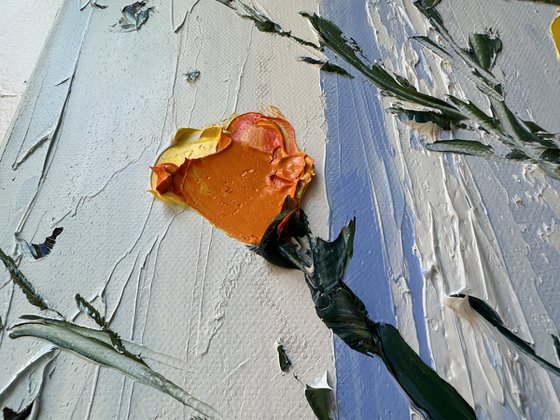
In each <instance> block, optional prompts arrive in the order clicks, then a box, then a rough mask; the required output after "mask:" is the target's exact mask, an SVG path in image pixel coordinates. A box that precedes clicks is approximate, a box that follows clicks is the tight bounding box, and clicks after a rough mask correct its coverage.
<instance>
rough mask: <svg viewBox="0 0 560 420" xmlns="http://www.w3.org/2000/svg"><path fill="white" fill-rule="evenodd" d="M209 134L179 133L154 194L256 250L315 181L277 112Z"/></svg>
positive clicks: (241, 119)
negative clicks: (271, 227)
mask: <svg viewBox="0 0 560 420" xmlns="http://www.w3.org/2000/svg"><path fill="white" fill-rule="evenodd" d="M271 114H273V115H272V116H266V115H263V114H260V113H257V112H250V113H247V114H242V115H239V116H233V117H232V118H230V119H229V120H227V121H225V122H222V123H218V124H214V125H211V126H209V127H206V128H204V129H201V130H199V129H193V128H181V129H179V131H177V134H176V135H175V139H174V141H173V144H172V145H171V147H169V148H168V149H167V150H165V151H164V152H163V153H162V154H161V156H160V157H159V159H158V161H157V163H156V165H155V166H154V167H152V170H153V173H152V179H151V187H152V189H151V192H152V193H153V194H154V195H155V196H156V197H158V198H160V199H162V200H164V201H167V202H173V203H178V204H181V205H184V206H188V207H192V208H193V209H195V210H196V211H198V212H199V213H200V214H201V215H203V216H204V217H205V218H206V219H208V220H209V221H210V222H211V223H212V224H214V225H215V226H217V227H218V228H220V229H222V230H223V231H225V232H226V233H227V234H228V235H230V236H233V237H234V238H236V239H238V240H240V241H242V242H245V243H248V244H253V245H255V244H258V243H259V242H260V241H261V238H262V236H263V234H264V232H265V230H266V228H267V227H268V226H269V225H270V223H271V222H272V221H273V220H274V218H275V217H276V215H278V213H280V211H281V210H282V205H283V203H284V201H285V199H286V197H288V196H289V197H292V198H293V199H294V200H295V204H296V205H297V204H299V202H300V200H301V198H302V196H303V194H304V192H305V190H306V188H307V185H308V184H309V182H311V179H312V178H313V176H314V175H315V172H314V168H313V159H312V158H311V157H309V156H308V155H307V154H305V153H303V152H301V151H300V150H299V149H298V147H297V145H296V141H295V134H294V129H293V127H292V126H291V124H290V123H289V122H288V121H286V120H285V119H284V117H283V116H282V115H281V114H280V112H279V111H278V110H276V109H275V108H271Z"/></svg>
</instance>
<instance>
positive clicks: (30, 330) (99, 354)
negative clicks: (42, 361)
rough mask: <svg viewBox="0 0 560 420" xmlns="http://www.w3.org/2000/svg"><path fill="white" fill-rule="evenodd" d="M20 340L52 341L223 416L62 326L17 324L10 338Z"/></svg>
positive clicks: (144, 367)
mask: <svg viewBox="0 0 560 420" xmlns="http://www.w3.org/2000/svg"><path fill="white" fill-rule="evenodd" d="M19 337H37V338H41V339H45V340H47V341H50V342H51V343H53V344H54V345H56V346H58V347H61V348H63V349H66V350H70V351H72V352H75V353H77V354H80V355H81V356H83V357H85V358H87V359H89V360H92V361H94V362H97V363H99V364H101V365H103V366H107V367H111V368H113V369H116V370H118V371H120V372H121V373H124V374H126V375H128V376H130V377H132V378H134V379H136V380H137V381H139V382H141V383H143V384H146V385H149V386H151V387H153V388H155V389H157V390H159V391H162V392H164V393H166V394H168V395H170V396H171V397H173V398H175V399H176V400H177V401H179V402H181V403H183V404H184V405H187V406H189V407H191V408H193V409H194V410H196V411H198V412H200V413H201V414H203V415H204V416H207V417H210V418H216V419H218V418H221V416H220V414H219V413H218V412H217V411H216V410H214V409H213V408H212V407H210V406H209V405H208V404H206V403H205V402H203V401H200V400H198V399H197V398H195V397H193V396H192V395H190V394H189V393H188V392H186V391H185V390H183V389H182V388H180V387H178V386H177V385H175V384H174V383H173V382H171V381H170V380H168V379H166V378H165V377H164V376H162V375H160V374H159V373H157V372H155V371H154V370H152V369H151V368H149V367H148V366H147V365H145V364H142V363H139V362H138V361H137V360H136V359H134V358H131V357H128V356H127V355H125V354H122V353H119V352H118V351H117V350H115V349H114V348H113V347H112V346H111V345H110V344H107V343H106V342H103V341H100V340H98V339H95V338H92V337H88V336H85V335H82V334H80V333H79V332H77V331H75V330H73V329H71V328H68V327H67V326H66V325H65V324H63V323H59V324H54V323H46V322H43V321H33V322H26V323H22V324H18V325H15V326H14V327H12V328H11V330H10V338H19Z"/></svg>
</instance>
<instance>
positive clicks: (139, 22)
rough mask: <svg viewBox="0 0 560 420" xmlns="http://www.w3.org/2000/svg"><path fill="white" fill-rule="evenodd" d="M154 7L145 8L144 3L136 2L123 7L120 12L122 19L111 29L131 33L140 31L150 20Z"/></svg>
mask: <svg viewBox="0 0 560 420" xmlns="http://www.w3.org/2000/svg"><path fill="white" fill-rule="evenodd" d="M153 11H154V7H146V1H137V2H135V3H132V4H129V5H128V6H125V7H124V8H123V9H122V10H121V13H122V17H121V18H120V19H119V21H118V22H117V23H115V24H114V25H113V27H114V28H115V27H116V28H117V29H118V30H120V31H122V32H132V31H137V30H138V29H140V28H141V27H142V26H143V25H144V24H145V23H146V22H147V21H148V19H149V18H150V14H151V13H152V12H153Z"/></svg>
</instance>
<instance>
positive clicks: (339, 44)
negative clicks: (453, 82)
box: [302, 13, 464, 119]
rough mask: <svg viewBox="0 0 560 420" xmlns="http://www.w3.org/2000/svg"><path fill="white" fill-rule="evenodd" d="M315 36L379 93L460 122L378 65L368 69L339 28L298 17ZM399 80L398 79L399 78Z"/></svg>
mask: <svg viewBox="0 0 560 420" xmlns="http://www.w3.org/2000/svg"><path fill="white" fill-rule="evenodd" d="M302 15H303V16H304V17H306V18H307V19H309V22H310V23H311V25H312V26H313V28H314V29H315V31H316V32H317V34H318V35H319V39H320V43H321V45H323V46H326V47H327V48H329V49H330V50H332V51H333V52H335V53H336V54H337V55H338V56H339V57H340V58H342V59H343V60H345V61H346V62H347V63H348V64H350V65H351V66H352V67H354V68H355V69H356V70H358V71H359V72H360V73H362V74H363V75H364V76H365V77H366V78H367V79H368V80H370V81H371V82H372V83H373V84H374V85H376V86H377V87H378V88H379V89H381V90H382V91H383V92H384V93H385V94H388V95H391V96H394V97H396V98H399V99H402V100H404V101H409V102H412V103H415V104H418V105H422V106H425V107H429V108H434V109H438V110H439V111H441V112H442V113H444V114H448V115H453V116H454V117H455V118H460V119H464V117H463V116H462V115H461V113H460V112H458V111H457V110H456V109H455V108H454V107H453V106H451V105H450V104H448V103H446V102H445V101H442V100H441V99H438V98H435V97H433V96H430V95H427V94H424V93H421V92H418V91H416V89H415V88H413V87H411V86H412V85H411V84H410V83H408V85H406V84H403V83H402V80H403V79H401V83H399V82H398V80H397V76H393V75H391V74H390V73H389V72H387V71H386V70H385V69H383V67H381V66H380V65H379V64H373V65H370V64H368V63H366V62H365V61H364V60H363V59H362V57H363V54H362V53H361V50H360V49H359V48H358V46H357V45H356V43H355V41H353V40H351V39H349V38H347V37H346V36H345V35H344V34H343V33H342V31H341V30H340V28H339V27H338V26H336V25H335V24H334V23H332V22H331V21H329V20H327V19H324V18H322V17H320V16H318V15H317V14H308V13H302ZM399 78H400V77H399Z"/></svg>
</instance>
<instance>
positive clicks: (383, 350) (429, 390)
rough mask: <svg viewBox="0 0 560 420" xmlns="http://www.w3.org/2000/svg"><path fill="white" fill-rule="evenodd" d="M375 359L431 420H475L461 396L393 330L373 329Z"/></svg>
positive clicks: (384, 326) (379, 326)
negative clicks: (377, 348)
mask: <svg viewBox="0 0 560 420" xmlns="http://www.w3.org/2000/svg"><path fill="white" fill-rule="evenodd" d="M374 330H375V335H376V336H377V337H378V341H379V356H380V357H381V358H382V359H383V362H385V366H387V369H389V371H390V372H391V374H392V375H393V376H394V377H395V379H396V380H397V382H398V383H399V385H400V386H401V387H402V389H403V390H404V391H405V392H406V394H407V395H408V397H409V398H410V399H411V401H412V402H413V403H414V405H415V406H416V407H418V408H419V409H420V410H422V411H424V412H425V413H427V414H428V416H427V418H431V419H454V420H455V419H475V418H476V416H475V413H474V410H473V409H472V407H471V406H470V405H469V404H468V403H467V402H466V401H465V400H464V399H463V397H461V395H460V394H459V393H458V392H457V391H456V390H455V388H453V387H452V386H451V385H449V384H448V383H447V382H445V381H444V380H443V379H442V378H440V376H439V375H438V374H437V373H436V372H435V371H434V370H432V369H431V368H430V367H428V366H427V365H426V364H425V363H424V362H423V361H422V359H421V358H420V357H419V356H418V355H417V354H416V352H415V351H414V350H412V348H411V347H410V346H409V345H408V343H407V342H406V341H404V339H403V338H402V336H401V335H400V333H399V332H398V331H397V329H396V328H395V327H393V326H392V325H390V324H385V323H379V324H376V326H375V327H374Z"/></svg>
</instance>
